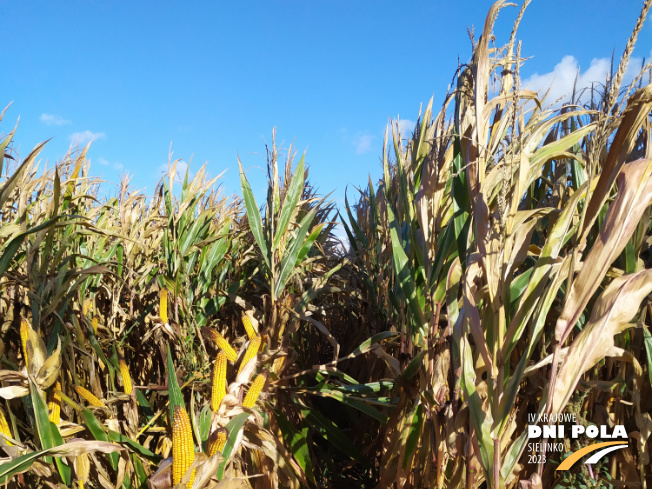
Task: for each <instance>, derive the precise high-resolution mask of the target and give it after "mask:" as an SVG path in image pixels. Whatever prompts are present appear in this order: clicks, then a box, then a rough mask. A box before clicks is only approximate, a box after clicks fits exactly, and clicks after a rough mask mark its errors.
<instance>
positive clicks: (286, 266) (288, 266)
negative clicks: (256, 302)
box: [272, 211, 315, 299]
mask: <svg viewBox="0 0 652 489" xmlns="http://www.w3.org/2000/svg"><path fill="white" fill-rule="evenodd" d="M314 215H315V214H314V211H310V212H309V213H308V214H306V216H305V217H304V218H303V220H302V221H301V227H300V228H299V229H298V230H297V232H296V234H295V236H294V238H293V239H292V241H291V243H290V244H289V246H288V248H287V252H286V254H285V256H284V257H283V260H282V262H281V269H280V271H279V274H278V278H277V279H276V283H275V284H274V285H275V286H274V291H273V294H272V299H275V298H277V297H278V296H279V295H280V294H281V292H282V291H283V289H284V288H285V284H286V282H287V280H288V279H289V278H290V276H291V274H292V271H293V270H294V267H295V264H296V262H297V257H298V256H299V250H300V249H301V247H302V245H303V244H304V239H305V236H306V234H307V233H308V227H309V226H310V223H312V220H313V218H314ZM313 241H314V238H313ZM311 244H312V243H311Z"/></svg>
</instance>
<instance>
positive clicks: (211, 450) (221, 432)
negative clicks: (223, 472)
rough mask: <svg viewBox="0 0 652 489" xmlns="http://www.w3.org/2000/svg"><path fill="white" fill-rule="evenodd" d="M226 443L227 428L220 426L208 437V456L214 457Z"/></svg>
mask: <svg viewBox="0 0 652 489" xmlns="http://www.w3.org/2000/svg"><path fill="white" fill-rule="evenodd" d="M224 445H226V430H225V429H224V428H221V427H220V428H217V429H216V430H215V431H214V432H213V433H211V436H210V437H209V438H208V456H209V457H212V456H213V455H215V454H216V453H217V452H221V451H223V450H224Z"/></svg>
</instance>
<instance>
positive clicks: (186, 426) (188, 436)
mask: <svg viewBox="0 0 652 489" xmlns="http://www.w3.org/2000/svg"><path fill="white" fill-rule="evenodd" d="M194 461H195V445H194V443H193V440H192V430H191V428H190V419H189V418H188V413H187V412H186V410H185V409H184V408H182V407H181V406H176V407H175V408H174V419H173V421H172V485H173V486H176V485H177V484H179V483H180V482H181V479H183V476H184V475H185V474H186V472H187V471H188V468H189V467H190V466H191V465H192V463H193V462H194ZM194 480H195V469H193V470H192V474H191V475H190V480H189V481H188V484H187V485H186V487H188V489H190V488H191V487H192V483H193V482H194Z"/></svg>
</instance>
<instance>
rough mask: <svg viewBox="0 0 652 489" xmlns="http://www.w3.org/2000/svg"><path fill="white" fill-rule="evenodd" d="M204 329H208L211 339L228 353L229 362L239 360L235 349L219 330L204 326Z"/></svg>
mask: <svg viewBox="0 0 652 489" xmlns="http://www.w3.org/2000/svg"><path fill="white" fill-rule="evenodd" d="M202 331H206V332H207V334H208V335H209V336H210V339H211V340H212V341H213V343H215V344H216V345H217V347H218V348H220V349H221V350H222V351H223V352H224V354H225V355H226V358H228V360H229V362H231V363H233V362H235V361H236V360H237V358H238V355H237V354H236V352H235V350H234V349H233V348H232V347H231V345H229V342H228V341H227V340H226V338H224V336H222V335H221V334H219V333H218V332H217V331H215V330H214V329H213V328H202Z"/></svg>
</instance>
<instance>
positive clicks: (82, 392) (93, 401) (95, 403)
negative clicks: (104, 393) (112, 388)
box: [75, 385, 106, 407]
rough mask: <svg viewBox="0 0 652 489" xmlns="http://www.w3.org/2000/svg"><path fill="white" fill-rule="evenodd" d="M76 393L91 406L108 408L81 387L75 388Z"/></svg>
mask: <svg viewBox="0 0 652 489" xmlns="http://www.w3.org/2000/svg"><path fill="white" fill-rule="evenodd" d="M75 392H76V393H77V394H79V396H80V397H82V398H84V399H86V401H88V403H89V404H90V405H91V406H95V407H106V405H105V404H104V403H103V402H102V401H100V400H99V399H98V398H97V397H95V395H94V394H93V393H92V392H90V391H89V390H88V389H85V388H83V387H82V386H81V385H76V386H75Z"/></svg>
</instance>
